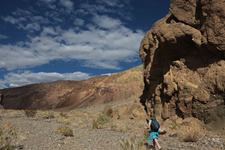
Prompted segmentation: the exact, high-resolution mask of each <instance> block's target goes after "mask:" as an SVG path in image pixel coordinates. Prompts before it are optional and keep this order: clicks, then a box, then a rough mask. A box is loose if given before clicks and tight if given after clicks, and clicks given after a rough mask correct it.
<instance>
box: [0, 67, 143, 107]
mask: <svg viewBox="0 0 225 150" xmlns="http://www.w3.org/2000/svg"><path fill="white" fill-rule="evenodd" d="M142 78H143V77H142V67H141V66H138V67H135V68H132V69H130V70H127V71H124V72H120V73H115V74H112V75H103V76H97V77H93V78H90V79H88V80H83V81H56V82H52V83H40V84H33V85H27V86H23V87H16V88H9V89H3V90H0V93H1V94H2V95H3V101H2V105H3V107H4V108H7V109H58V108H63V109H73V108H77V107H85V106H89V105H94V104H102V103H107V102H114V101H131V100H138V99H139V96H140V95H141V92H142V89H143V79H142Z"/></svg>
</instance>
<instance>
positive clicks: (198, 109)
mask: <svg viewBox="0 0 225 150" xmlns="http://www.w3.org/2000/svg"><path fill="white" fill-rule="evenodd" d="M224 54H225V1H224V0H171V5H170V10H169V13H168V15H167V16H165V17H164V18H162V19H161V20H159V21H158V22H156V23H155V24H154V26H153V27H152V28H151V29H150V30H149V31H148V32H147V33H146V35H145V37H144V38H143V40H142V42H141V46H140V57H141V59H142V61H143V63H144V83H145V88H144V90H143V95H142V97H141V102H142V103H143V104H144V105H145V106H146V110H147V112H148V113H149V115H156V116H157V117H159V118H162V119H167V118H170V117H171V116H175V115H178V116H180V117H182V118H186V117H189V116H194V117H197V118H200V119H202V120H204V121H205V122H210V121H211V120H212V119H213V118H215V116H217V117H224V116H225V106H224V104H225V57H224V56H225V55H224ZM215 110H216V111H215ZM215 113H216V114H215Z"/></svg>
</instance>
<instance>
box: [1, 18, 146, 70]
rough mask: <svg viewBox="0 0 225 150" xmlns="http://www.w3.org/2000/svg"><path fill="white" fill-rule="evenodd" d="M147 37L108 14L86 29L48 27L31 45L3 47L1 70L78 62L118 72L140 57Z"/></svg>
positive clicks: (94, 21)
mask: <svg viewBox="0 0 225 150" xmlns="http://www.w3.org/2000/svg"><path fill="white" fill-rule="evenodd" d="M105 21H106V22H105ZM143 34H144V33H143V32H142V31H133V30H131V29H129V28H127V27H125V26H124V25H123V24H122V23H121V22H120V20H118V19H114V18H111V17H109V16H106V15H103V16H100V15H99V16H94V17H93V24H89V26H88V29H86V30H79V31H75V30H74V29H72V28H71V29H69V30H63V29H61V28H53V27H45V28H44V29H43V30H42V32H41V33H40V35H39V36H35V37H31V38H30V41H29V42H24V43H23V42H22V44H21V42H20V44H16V45H0V55H1V56H3V58H2V59H1V60H0V67H1V68H6V69H8V70H11V69H18V68H26V67H35V66H38V65H42V64H46V63H49V62H50V61H52V60H55V59H59V60H60V59H61V60H68V59H74V60H79V61H83V62H84V63H83V64H84V66H88V67H102V68H111V69H118V68H119V63H120V62H126V61H128V60H130V59H135V58H137V57H138V54H137V52H138V47H139V43H140V40H141V38H142V37H143ZM11 60H14V61H11ZM25 60H26V61H25Z"/></svg>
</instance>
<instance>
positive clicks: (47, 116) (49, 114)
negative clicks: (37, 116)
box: [41, 111, 55, 119]
mask: <svg viewBox="0 0 225 150" xmlns="http://www.w3.org/2000/svg"><path fill="white" fill-rule="evenodd" d="M41 117H42V118H43V119H53V118H55V115H54V113H53V112H51V111H43V112H42V113H41Z"/></svg>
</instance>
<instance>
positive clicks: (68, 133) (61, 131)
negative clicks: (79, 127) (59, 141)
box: [56, 127, 73, 136]
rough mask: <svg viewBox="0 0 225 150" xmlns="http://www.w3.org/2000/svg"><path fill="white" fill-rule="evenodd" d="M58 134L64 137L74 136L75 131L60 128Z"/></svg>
mask: <svg viewBox="0 0 225 150" xmlns="http://www.w3.org/2000/svg"><path fill="white" fill-rule="evenodd" d="M56 132H57V133H58V134H61V135H63V136H73V130H72V129H70V128H69V127H60V128H58V129H57V130H56Z"/></svg>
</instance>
